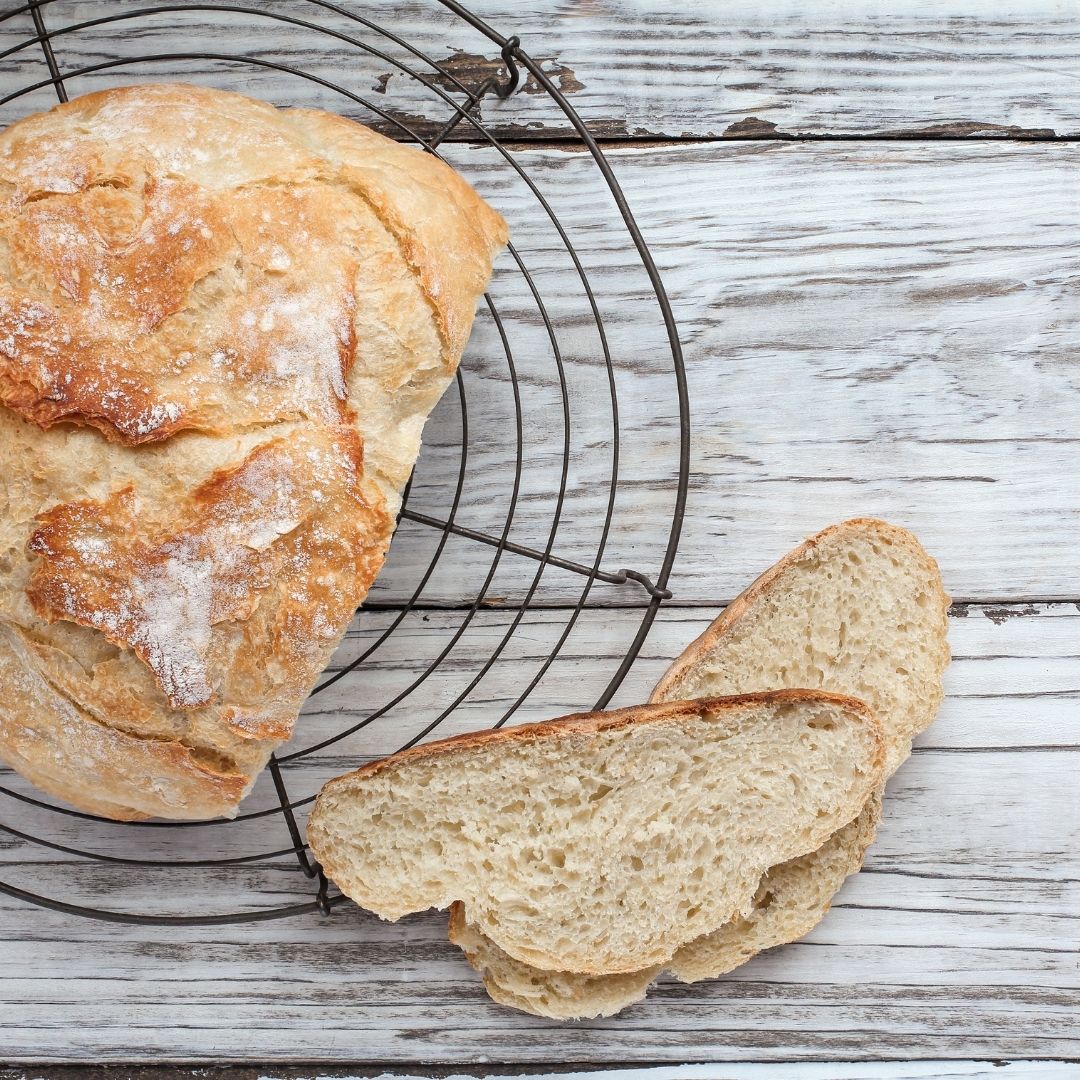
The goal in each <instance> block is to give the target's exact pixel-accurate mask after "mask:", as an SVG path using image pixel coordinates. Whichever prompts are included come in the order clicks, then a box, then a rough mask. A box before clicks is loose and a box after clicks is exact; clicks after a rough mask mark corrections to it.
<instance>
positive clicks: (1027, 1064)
mask: <svg viewBox="0 0 1080 1080" xmlns="http://www.w3.org/2000/svg"><path fill="white" fill-rule="evenodd" d="M1067 1070H1068V1071H1067ZM1073 1074H1074V1068H1073V1065H1072V1063H1070V1062H1054V1061H1024V1062H1005V1061H1001V1062H993V1063H988V1062H982V1061H918V1062H910V1063H905V1062H896V1061H883V1062H859V1063H857V1064H856V1063H854V1062H829V1063H828V1064H818V1063H816V1062H808V1063H803V1064H794V1063H793V1064H790V1065H788V1066H787V1067H786V1069H785V1075H786V1076H788V1077H790V1078H791V1080H1013V1078H1017V1077H1020V1078H1023V1080H1043V1078H1057V1077H1066V1076H1072V1075H1073ZM387 1075H388V1076H389V1074H387ZM540 1075H541V1074H539V1073H531V1074H528V1075H526V1074H522V1073H515V1074H514V1077H513V1080H536V1078H537V1077H538V1076H540ZM542 1075H543V1076H544V1077H545V1080H775V1077H776V1067H775V1066H773V1065H760V1064H759V1065H731V1064H724V1065H718V1064H712V1065H674V1066H666V1067H661V1068H655V1069H605V1070H604V1071H603V1072H591V1071H590V1072H572V1073H568V1072H560V1073H558V1074H556V1073H548V1072H545V1073H543V1074H542ZM393 1077H394V1078H395V1080H397V1078H399V1080H424V1078H423V1077H421V1076H420V1075H419V1074H411V1075H410V1076H405V1075H404V1074H401V1073H396V1072H395V1073H394V1074H393ZM266 1080H279V1076H278V1075H274V1076H268V1077H267V1078H266ZM280 1080H291V1077H288V1076H287V1075H286V1074H280ZM343 1080H345V1078H343ZM461 1080H469V1078H468V1077H462V1078H461ZM486 1080H511V1078H510V1077H509V1076H504V1077H498V1076H494V1075H493V1074H487V1077H486Z"/></svg>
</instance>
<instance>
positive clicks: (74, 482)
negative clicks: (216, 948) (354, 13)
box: [0, 84, 506, 818]
mask: <svg viewBox="0 0 1080 1080" xmlns="http://www.w3.org/2000/svg"><path fill="white" fill-rule="evenodd" d="M0 198H2V206H0V477H2V481H0V681H2V686H3V689H4V691H5V692H4V695H3V700H2V701H0V758H3V760H5V761H6V762H8V763H9V764H10V765H12V766H13V767H14V768H16V769H17V770H19V771H20V772H22V773H23V774H24V775H25V776H27V777H28V778H29V779H31V780H32V781H34V782H35V783H36V784H38V785H39V786H40V787H42V788H43V789H44V790H46V791H48V792H50V793H52V794H53V795H56V796H59V797H60V798H62V799H65V800H66V801H68V802H69V803H71V804H73V805H75V806H78V807H81V808H83V809H85V810H90V811H94V812H97V813H101V814H104V815H106V816H109V817H114V818H134V817H143V816H147V815H157V816H162V817H168V818H209V817H214V816H217V815H231V814H233V813H235V811H236V807H237V804H238V803H239V801H240V800H241V799H242V798H243V796H244V795H245V794H246V793H247V791H248V790H249V789H250V787H251V785H252V783H253V781H254V779H255V777H256V775H257V774H258V772H259V771H260V770H261V769H262V767H263V766H264V765H265V763H266V761H267V759H268V757H269V755H270V753H271V751H272V750H273V749H274V747H275V746H277V745H279V744H280V743H281V742H282V741H283V740H285V739H288V738H289V736H290V733H291V732H292V729H293V725H294V723H295V720H296V717H297V714H298V711H299V708H300V706H301V704H302V702H303V700H304V698H305V696H306V694H307V693H308V691H309V690H310V688H311V686H312V684H313V682H314V680H315V678H316V677H317V675H318V673H319V672H320V671H321V670H322V668H323V667H324V666H325V664H326V662H327V660H328V658H329V657H330V655H331V653H332V652H333V650H334V648H335V647H336V645H337V644H338V642H339V641H340V639H341V637H342V635H343V633H344V631H345V628H346V626H347V625H348V623H349V621H350V619H351V616H352V613H353V611H354V610H355V608H356V607H357V606H358V605H359V604H360V603H361V601H363V599H364V596H365V594H366V593H367V590H368V588H369V586H370V585H371V583H372V581H373V579H374V577H375V575H376V574H377V573H378V570H379V568H380V566H381V565H382V562H383V558H384V555H385V552H386V548H387V545H388V543H389V539H390V535H391V532H392V529H393V524H394V521H395V518H396V515H397V512H398V509H399V504H400V495H401V491H402V489H403V487H404V485H405V483H406V481H407V479H408V477H409V474H410V472H411V469H412V466H413V464H414V462H415V460H416V457H417V453H418V451H419V447H420V436H421V431H422V429H423V426H424V421H425V419H426V417H427V415H428V413H429V412H430V411H431V409H432V407H433V406H434V404H435V402H436V401H437V400H438V398H439V396H440V395H441V394H442V392H443V390H444V389H445V387H446V385H447V383H448V381H449V380H450V379H451V378H452V377H453V374H454V371H455V369H456V367H457V364H458V361H459V360H460V357H461V353H462V350H463V348H464V345H465V342H466V339H467V338H468V335H469V331H470V327H471V323H472V319H473V314H474V310H475V306H476V302H477V299H478V297H479V296H480V295H481V293H482V292H483V289H484V287H485V284H486V282H487V280H488V277H489V274H490V271H491V266H492V260H493V259H494V257H495V255H496V253H497V252H498V250H499V248H500V247H501V246H502V245H503V244H504V243H505V240H506V227H505V224H504V222H503V221H502V219H501V218H500V217H499V216H498V214H496V213H495V212H494V211H493V210H491V209H490V208H489V207H488V206H487V205H486V204H485V203H484V202H483V201H481V199H480V198H479V197H478V196H477V195H476V194H475V193H474V192H473V191H472V189H471V188H470V187H469V186H468V185H467V184H466V183H465V181H464V180H462V179H461V178H460V177H459V176H458V175H456V174H455V173H454V172H453V171H452V170H451V169H449V168H448V167H447V166H446V165H444V164H443V163H442V162H440V161H438V160H437V159H436V158H434V157H433V156H431V155H428V154H424V153H421V152H420V151H418V150H416V149H413V148H409V147H405V146H402V145H399V144H397V143H395V142H393V141H392V140H389V139H386V138H384V137H382V136H380V135H377V134H375V133H374V132H372V131H370V130H368V129H367V128H365V127H363V126H361V125H359V124H356V123H353V122H352V121H349V120H346V119H343V118H340V117H336V116H331V115H329V114H326V113H320V112H314V111H309V110H303V109H275V108H274V107H272V106H270V105H267V104H264V103H261V102H257V101H253V100H251V99H249V98H245V97H243V96H241V95H239V94H232V93H225V92H222V91H217V90H208V89H201V88H197V87H194V86H184V85H169V84H147V85H143V86H133V87H126V88H123V89H117V90H107V91H104V92H101V93H96V94H91V95H88V96H86V97H82V98H79V99H77V100H75V101H72V102H70V103H68V104H65V105H60V106H58V107H57V108H54V109H52V110H51V111H50V112H47V113H44V114H41V115H38V116H32V117H29V118H28V119H25V120H23V121H21V122H19V123H17V124H15V125H13V126H12V127H10V128H9V129H7V131H5V132H4V133H3V135H2V136H0Z"/></svg>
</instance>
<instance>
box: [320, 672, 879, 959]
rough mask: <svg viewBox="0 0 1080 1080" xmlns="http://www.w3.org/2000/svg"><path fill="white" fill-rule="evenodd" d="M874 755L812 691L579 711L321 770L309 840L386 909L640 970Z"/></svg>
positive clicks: (797, 849)
mask: <svg viewBox="0 0 1080 1080" xmlns="http://www.w3.org/2000/svg"><path fill="white" fill-rule="evenodd" d="M883 757H884V752H883V749H882V740H881V735H880V729H879V725H878V723H877V721H876V720H875V719H874V717H873V716H872V715H871V713H870V712H869V710H868V709H867V708H866V707H865V706H864V705H862V704H861V703H859V702H856V701H853V700H851V699H849V698H843V697H838V696H834V695H829V694H820V693H816V692H811V691H801V690H794V691H780V692H777V693H770V694H760V695H747V696H743V697H729V698H720V699H703V700H700V701H696V702H672V703H663V704H654V705H646V706H638V707H636V708H632V709H623V710H619V711H616V712H611V713H585V714H581V715H577V716H571V717H566V718H564V719H561V720H557V721H551V722H548V723H545V724H535V725H527V726H523V727H518V728H510V729H503V730H501V731H490V732H481V733H478V734H473V735H467V736H462V737H459V738H457V739H450V740H447V741H444V742H440V743H433V744H430V745H426V746H420V747H416V748H413V749H412V750H408V751H405V752H404V753H402V754H398V755H395V756H393V757H391V758H387V759H385V760H383V761H379V762H375V763H373V764H371V765H368V766H365V767H364V768H362V769H360V770H358V771H357V772H354V773H351V774H349V775H347V776H344V777H339V778H338V779H336V780H332V781H330V782H329V783H328V784H326V785H325V787H324V788H323V790H322V792H321V793H320V795H319V797H318V800H317V801H316V804H315V808H314V810H313V812H312V815H311V818H310V820H309V822H308V839H309V842H310V844H311V848H312V851H313V853H314V854H315V857H316V858H317V859H318V860H319V862H320V863H321V864H322V866H323V868H324V870H325V871H326V873H327V874H328V876H329V877H330V878H331V879H332V880H333V881H334V882H336V884H337V885H338V887H339V888H340V889H341V890H342V892H344V893H345V894H346V895H348V896H350V897H351V898H352V899H353V900H355V901H356V902H357V903H358V904H360V905H361V906H363V907H365V908H367V909H369V910H371V911H374V912H375V913H376V914H377V915H380V916H381V917H382V918H385V919H398V918H400V917H401V916H403V915H406V914H408V913H410V912H415V911H423V910H425V909H427V908H446V907H449V906H450V904H451V903H453V902H454V901H455V900H458V901H461V902H462V904H463V905H464V908H465V913H466V915H467V917H468V919H469V921H470V922H471V923H472V924H473V925H475V926H479V927H482V928H483V933H484V934H485V935H486V936H487V937H489V938H491V940H492V941H493V942H494V943H495V944H497V945H498V946H499V948H501V949H502V950H503V951H504V952H506V953H507V954H508V955H510V956H511V957H513V958H514V959H516V960H522V961H525V962H527V963H529V964H532V965H534V966H536V967H541V968H548V969H553V970H567V971H575V972H578V973H583V972H584V973H590V974H610V973H618V972H627V971H637V970H640V969H641V968H643V967H647V966H650V965H653V964H661V963H666V962H667V961H669V960H670V959H671V957H672V955H673V954H674V952H675V950H676V949H678V948H679V947H680V946H681V945H683V944H685V943H686V942H688V941H692V940H693V939H694V938H696V937H698V936H699V935H700V934H701V933H703V932H704V931H707V930H708V929H710V928H715V927H717V926H721V925H723V924H724V923H725V922H726V921H728V919H729V918H731V917H733V916H735V915H737V914H740V913H744V912H746V911H748V910H749V909H750V905H751V902H752V900H753V896H754V892H755V891H756V889H757V887H758V882H759V880H760V878H761V875H762V873H763V872H764V871H765V870H766V869H767V868H768V867H769V866H771V865H774V864H776V863H778V862H783V861H785V860H786V859H789V858H792V857H794V856H796V855H799V854H804V853H805V852H807V851H812V850H813V849H814V848H816V847H818V846H819V845H820V844H821V843H823V842H824V841H825V839H826V838H827V837H828V836H830V835H831V834H832V833H833V832H835V831H836V830H837V829H838V828H840V827H841V826H843V825H844V824H846V823H847V822H848V821H850V820H851V819H852V818H853V817H854V816H855V815H856V814H857V813H858V811H859V809H860V808H861V807H862V805H863V804H864V803H865V801H866V799H867V797H868V796H869V795H870V793H871V791H873V790H874V789H875V788H876V786H877V785H878V783H879V782H880V780H881V767H882V763H883Z"/></svg>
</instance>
